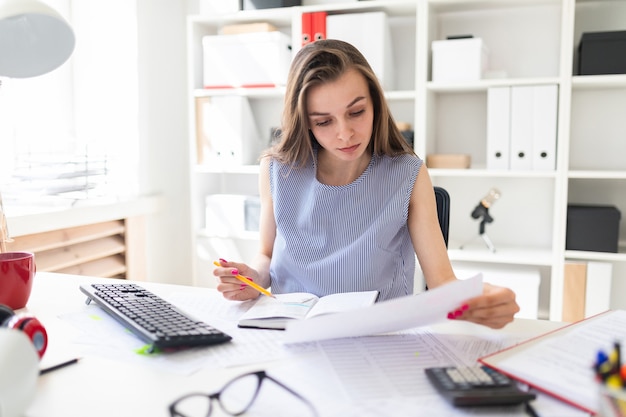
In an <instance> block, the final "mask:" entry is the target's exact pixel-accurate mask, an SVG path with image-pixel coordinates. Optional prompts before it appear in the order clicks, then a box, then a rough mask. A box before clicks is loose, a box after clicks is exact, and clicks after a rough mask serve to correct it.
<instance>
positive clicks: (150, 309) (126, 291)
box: [80, 283, 231, 350]
mask: <svg viewBox="0 0 626 417" xmlns="http://www.w3.org/2000/svg"><path fill="white" fill-rule="evenodd" d="M80 290H81V291H82V292H83V293H85V294H86V295H87V297H89V298H88V299H87V304H89V303H90V302H91V300H93V301H95V302H96V303H97V304H98V305H99V306H100V307H102V309H104V310H105V311H106V312H107V313H108V314H110V315H111V316H112V317H113V318H115V319H117V320H118V321H119V322H121V323H122V324H123V325H124V326H125V327H126V328H128V329H129V330H130V331H132V332H133V333H134V334H136V335H137V336H138V337H139V338H141V339H142V340H144V341H145V342H147V343H149V344H150V345H151V350H154V348H158V349H162V350H171V349H179V348H186V347H192V346H206V345H214V344H217V343H224V342H228V341H229V340H231V337H230V336H229V335H227V334H226V333H224V332H222V331H221V330H218V329H217V328H215V327H213V326H211V325H209V324H207V323H204V322H202V321H198V320H197V319H194V318H193V317H191V316H189V315H188V314H186V313H185V312H183V311H181V310H179V309H178V308H176V307H175V306H174V305H173V304H171V303H169V302H167V301H165V300H164V299H162V298H160V297H159V296H157V295H155V294H153V293H152V292H150V291H148V290H146V289H145V288H143V287H140V286H139V285H136V284H131V283H110V284H83V285H81V286H80Z"/></svg>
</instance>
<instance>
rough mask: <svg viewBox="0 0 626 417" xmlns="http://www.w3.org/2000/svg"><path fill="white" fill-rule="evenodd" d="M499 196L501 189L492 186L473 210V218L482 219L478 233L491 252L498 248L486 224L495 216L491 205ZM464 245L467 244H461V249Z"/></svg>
mask: <svg viewBox="0 0 626 417" xmlns="http://www.w3.org/2000/svg"><path fill="white" fill-rule="evenodd" d="M499 198H500V191H499V190H498V189H497V188H492V189H491V190H489V193H487V195H486V196H485V197H483V199H482V200H480V202H479V203H478V205H477V206H476V207H475V208H474V210H473V211H472V218H474V219H481V220H480V225H479V226H478V235H479V236H480V237H481V238H482V239H483V241H484V242H485V244H486V245H487V247H488V248H489V250H490V251H491V252H495V251H496V248H495V246H494V245H493V243H492V242H491V239H489V236H487V233H486V232H485V225H486V224H487V223H491V222H493V217H491V215H490V214H489V207H491V206H492V205H493V203H495V202H496V200H497V199H499ZM464 246H465V245H461V247H460V249H463V247H464Z"/></svg>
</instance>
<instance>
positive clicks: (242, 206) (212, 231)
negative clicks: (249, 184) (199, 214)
mask: <svg viewBox="0 0 626 417" xmlns="http://www.w3.org/2000/svg"><path fill="white" fill-rule="evenodd" d="M259 205H260V201H259V197H257V196H248V195H238V194H211V195H208V196H207V197H206V199H205V216H206V217H205V225H206V232H207V235H208V236H213V237H233V236H239V237H241V236H242V235H243V234H244V233H246V232H258V230H259V226H258V224H259Z"/></svg>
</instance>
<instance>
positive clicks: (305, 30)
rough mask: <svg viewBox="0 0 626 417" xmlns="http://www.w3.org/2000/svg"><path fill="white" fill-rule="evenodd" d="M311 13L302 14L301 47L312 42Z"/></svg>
mask: <svg viewBox="0 0 626 417" xmlns="http://www.w3.org/2000/svg"><path fill="white" fill-rule="evenodd" d="M312 29H313V13H302V46H304V45H306V44H307V43H311V42H313V37H312V36H313V32H312Z"/></svg>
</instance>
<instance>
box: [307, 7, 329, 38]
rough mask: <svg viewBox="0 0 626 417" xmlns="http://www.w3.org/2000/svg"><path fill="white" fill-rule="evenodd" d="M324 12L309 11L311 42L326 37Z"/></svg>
mask: <svg viewBox="0 0 626 417" xmlns="http://www.w3.org/2000/svg"><path fill="white" fill-rule="evenodd" d="M327 14H328V13H326V12H314V13H311V15H312V17H311V27H312V30H313V42H315V41H319V40H320V39H326V15H327Z"/></svg>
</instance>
